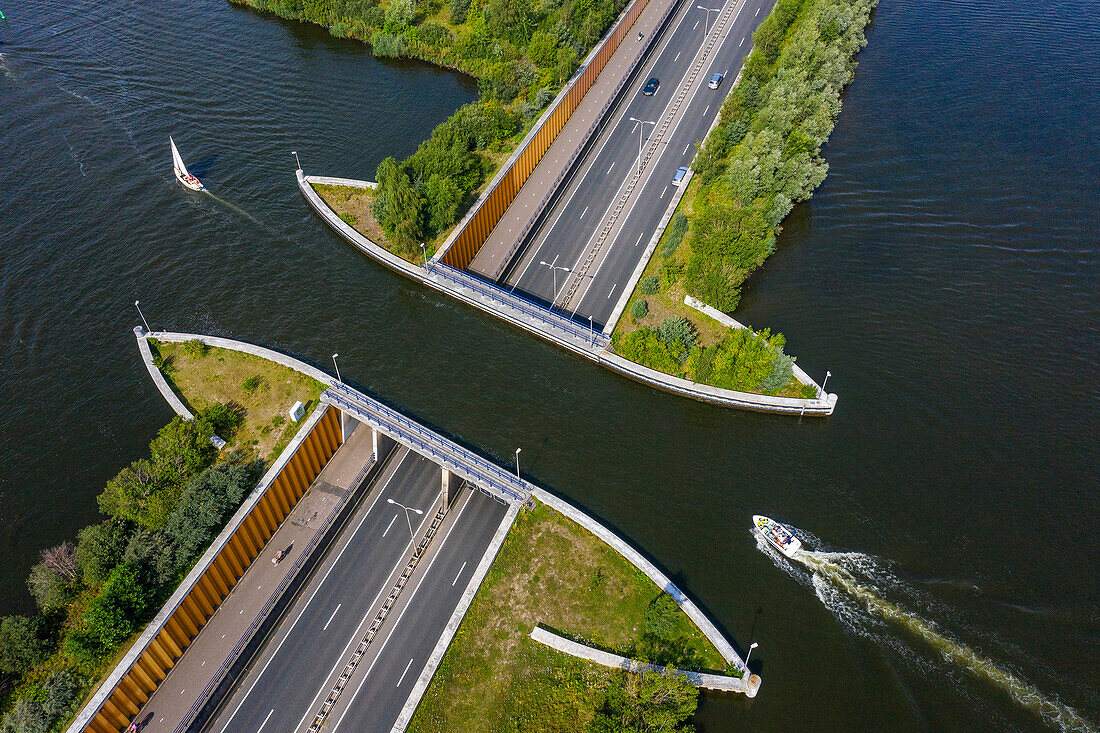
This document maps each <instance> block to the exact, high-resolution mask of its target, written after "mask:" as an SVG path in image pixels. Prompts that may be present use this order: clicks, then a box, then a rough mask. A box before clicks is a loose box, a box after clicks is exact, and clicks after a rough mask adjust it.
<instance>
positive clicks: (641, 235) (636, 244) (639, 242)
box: [634, 232, 645, 247]
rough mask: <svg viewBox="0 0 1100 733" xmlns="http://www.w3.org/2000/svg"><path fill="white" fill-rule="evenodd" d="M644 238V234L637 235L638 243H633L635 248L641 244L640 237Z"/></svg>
mask: <svg viewBox="0 0 1100 733" xmlns="http://www.w3.org/2000/svg"><path fill="white" fill-rule="evenodd" d="M644 236H645V232H642V233H641V234H639V235H638V241H637V242H635V243H634V246H635V247H637V246H638V245H639V244H641V243H642V237H644Z"/></svg>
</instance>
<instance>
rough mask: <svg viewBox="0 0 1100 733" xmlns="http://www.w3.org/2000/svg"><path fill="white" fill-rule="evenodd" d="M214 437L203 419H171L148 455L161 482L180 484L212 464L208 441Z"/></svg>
mask: <svg viewBox="0 0 1100 733" xmlns="http://www.w3.org/2000/svg"><path fill="white" fill-rule="evenodd" d="M213 435H214V426H213V425H211V424H210V422H209V421H207V420H204V419H203V418H202V416H201V415H200V416H199V417H197V418H195V419H194V420H184V419H183V418H180V417H174V418H172V422H170V423H168V424H167V425H165V426H164V427H163V428H161V429H160V432H158V433H157V437H156V438H154V439H153V441H152V442H151V443H149V452H150V453H151V454H152V457H153V463H154V464H155V465H156V467H157V470H158V472H159V475H160V478H161V480H163V481H165V482H167V483H169V484H172V485H177V486H178V485H182V484H183V482H184V481H186V480H187V479H189V478H191V477H192V476H194V475H195V474H196V473H198V472H199V471H201V470H202V469H203V468H205V467H206V466H207V465H209V464H210V463H212V462H213V460H214V458H215V456H216V455H217V453H216V451H215V449H214V446H213V445H211V444H210V438H211V437H213Z"/></svg>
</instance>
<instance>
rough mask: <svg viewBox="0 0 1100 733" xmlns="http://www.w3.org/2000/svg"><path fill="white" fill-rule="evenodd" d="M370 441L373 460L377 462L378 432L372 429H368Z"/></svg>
mask: <svg viewBox="0 0 1100 733" xmlns="http://www.w3.org/2000/svg"><path fill="white" fill-rule="evenodd" d="M370 439H371V444H372V445H373V446H374V458H375V460H378V459H379V455H378V431H377V430H375V429H374V428H373V427H372V428H371V429H370Z"/></svg>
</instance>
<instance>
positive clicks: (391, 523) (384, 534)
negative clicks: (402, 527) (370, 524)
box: [382, 514, 397, 537]
mask: <svg viewBox="0 0 1100 733" xmlns="http://www.w3.org/2000/svg"><path fill="white" fill-rule="evenodd" d="M396 521H397V515H396V514H394V515H393V519H391V520H390V523H389V524H387V525H386V531H385V532H383V533H382V536H383V537H385V536H386V535H388V534H389V533H390V527H392V526H393V523H394V522H396Z"/></svg>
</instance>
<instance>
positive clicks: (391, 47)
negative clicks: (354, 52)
mask: <svg viewBox="0 0 1100 733" xmlns="http://www.w3.org/2000/svg"><path fill="white" fill-rule="evenodd" d="M370 45H371V48H372V49H373V50H374V55H375V56H381V57H382V58H397V57H398V56H400V55H401V54H403V53H404V52H405V37H404V36H397V35H393V34H392V33H383V32H382V31H375V32H374V33H373V34H371V37H370Z"/></svg>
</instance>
